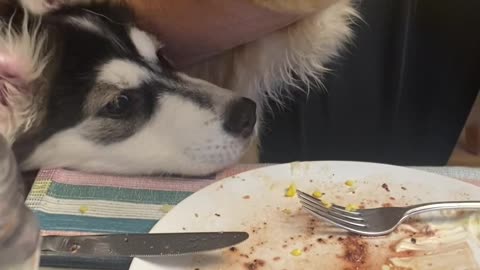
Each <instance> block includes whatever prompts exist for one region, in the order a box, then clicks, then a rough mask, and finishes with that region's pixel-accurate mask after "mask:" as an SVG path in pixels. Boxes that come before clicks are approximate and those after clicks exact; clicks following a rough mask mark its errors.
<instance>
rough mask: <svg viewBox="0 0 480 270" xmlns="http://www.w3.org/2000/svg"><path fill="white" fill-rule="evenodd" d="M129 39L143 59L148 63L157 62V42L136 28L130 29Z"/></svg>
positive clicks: (158, 44) (159, 45)
mask: <svg viewBox="0 0 480 270" xmlns="http://www.w3.org/2000/svg"><path fill="white" fill-rule="evenodd" d="M130 38H131V40H132V42H133V44H134V45H135V47H136V48H137V51H138V53H139V54H140V55H141V56H142V57H143V58H145V59H146V60H148V61H150V62H156V61H157V50H158V49H159V48H160V47H161V44H160V43H159V42H158V41H156V40H155V39H153V38H152V37H151V36H149V35H148V34H147V33H145V32H144V31H141V30H140V29H138V28H136V27H132V28H131V29H130Z"/></svg>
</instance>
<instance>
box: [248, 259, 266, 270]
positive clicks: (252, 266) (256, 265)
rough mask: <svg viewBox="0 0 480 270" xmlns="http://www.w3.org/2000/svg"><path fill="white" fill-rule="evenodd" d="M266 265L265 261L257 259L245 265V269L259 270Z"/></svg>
mask: <svg viewBox="0 0 480 270" xmlns="http://www.w3.org/2000/svg"><path fill="white" fill-rule="evenodd" d="M264 265H265V261H263V260H259V259H255V260H253V262H251V263H245V264H244V266H245V268H246V269H248V270H257V269H259V267H263V266H264Z"/></svg>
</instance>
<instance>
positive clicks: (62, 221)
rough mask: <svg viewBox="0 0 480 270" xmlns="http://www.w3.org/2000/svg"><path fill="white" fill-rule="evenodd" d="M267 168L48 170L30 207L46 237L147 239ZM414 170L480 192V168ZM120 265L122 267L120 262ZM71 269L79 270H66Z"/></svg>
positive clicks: (92, 264)
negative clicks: (198, 197) (161, 224)
mask: <svg viewBox="0 0 480 270" xmlns="http://www.w3.org/2000/svg"><path fill="white" fill-rule="evenodd" d="M261 166H266V164H263V165H258V164H257V165H241V166H239V167H235V168H232V169H230V170H227V171H226V172H222V173H221V174H219V175H216V176H213V177H210V178H204V179H172V178H161V179H159V178H158V177H157V178H145V177H139V178H132V177H119V176H99V175H91V174H83V173H79V172H72V171H65V170H47V171H43V172H42V171H41V172H40V173H39V176H38V177H37V179H36V180H35V182H34V184H33V188H32V191H31V192H30V194H29V197H28V198H27V205H28V206H29V207H31V208H32V210H33V211H34V212H35V213H36V214H37V215H38V216H39V220H40V223H41V226H42V231H43V233H44V234H45V235H48V234H59V235H71V234H78V233H91V232H94V233H116V232H131V231H130V230H132V229H134V230H136V231H134V232H137V233H146V232H148V231H149V230H150V228H151V226H153V224H155V223H156V222H157V221H158V220H159V219H161V217H162V216H163V215H164V214H165V213H166V212H165V213H162V212H161V211H158V209H163V208H162V207H163V206H164V205H169V206H174V205H176V204H178V203H179V202H180V201H181V200H183V199H184V198H186V197H188V196H189V195H190V194H192V193H193V192H195V191H197V190H199V189H201V188H202V187H204V186H206V185H209V184H211V183H213V182H215V181H218V180H219V179H223V178H226V177H228V176H230V175H234V174H237V173H240V172H243V171H246V170H249V169H255V168H258V167H261ZM414 168H416V169H420V170H424V171H430V172H433V173H438V174H441V175H445V176H448V177H452V178H456V179H461V180H463V181H467V182H471V183H473V184H476V185H478V186H480V168H467V167H414ZM159 180H160V181H159ZM80 195H81V196H80ZM105 198H108V199H109V200H108V207H105V205H104V204H103V203H104V202H105ZM132 198H135V199H137V201H131V200H132ZM65 200H68V201H69V204H65V205H67V206H68V205H72V204H74V203H78V204H77V205H75V207H73V208H68V207H64V204H63V203H62V202H63V201H65ZM73 201H75V202H73ZM84 204H85V205H88V208H87V207H86V208H85V209H83V210H84V211H82V208H81V207H80V209H79V208H78V207H79V206H82V205H84ZM97 206H98V209H107V210H104V212H101V211H99V210H97V209H96V207H97ZM132 206H133V207H132ZM152 207H156V209H157V211H155V213H156V215H157V216H149V217H147V218H145V217H143V219H139V218H136V216H135V215H141V216H145V215H146V214H148V213H149V212H151V209H153V208H152ZM130 208H132V209H130ZM142 208H145V210H143V211H142V212H140V213H136V212H138V211H140V210H136V209H142ZM79 210H80V211H79ZM119 210H120V211H119ZM105 211H106V212H105ZM118 213H122V214H123V215H124V216H122V217H118ZM150 215H151V214H150ZM106 221H110V222H106ZM112 224H114V226H112ZM115 226H117V227H115ZM115 262H116V263H118V261H115ZM59 263H60V265H61V266H62V267H63V268H58V267H53V266H57V265H59ZM121 263H122V266H121V267H120V268H121V269H128V268H127V267H128V264H127V263H124V262H121ZM43 265H44V266H43V267H40V270H67V269H79V270H89V269H91V270H92V269H93V268H97V269H99V268H101V269H109V267H110V268H114V267H113V265H112V263H111V262H110V263H107V264H106V263H105V262H104V263H103V264H102V263H100V262H99V261H95V260H89V261H85V262H83V261H82V262H80V263H79V262H75V263H72V262H71V261H69V260H68V258H67V260H64V259H63V258H62V259H61V260H57V259H56V258H54V259H52V260H50V261H49V262H48V263H45V262H43ZM46 266H49V267H46ZM65 266H72V267H73V266H74V267H79V268H72V267H70V268H65Z"/></svg>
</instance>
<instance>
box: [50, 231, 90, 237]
mask: <svg viewBox="0 0 480 270" xmlns="http://www.w3.org/2000/svg"><path fill="white" fill-rule="evenodd" d="M94 234H99V233H89V232H74V231H41V235H42V236H49V235H61V236H75V235H94Z"/></svg>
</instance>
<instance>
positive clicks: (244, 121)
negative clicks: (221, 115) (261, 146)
mask: <svg viewBox="0 0 480 270" xmlns="http://www.w3.org/2000/svg"><path fill="white" fill-rule="evenodd" d="M256 110H257V105H256V104H255V102H254V101H253V100H251V99H248V98H243V97H242V98H240V99H238V100H236V101H234V102H233V103H231V104H230V105H229V106H228V108H227V111H226V113H225V119H224V123H223V128H224V129H225V130H226V131H227V132H228V133H230V134H232V135H234V136H241V137H243V138H246V137H248V136H250V135H252V132H253V128H254V127H255V122H256V121H257V112H256Z"/></svg>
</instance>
